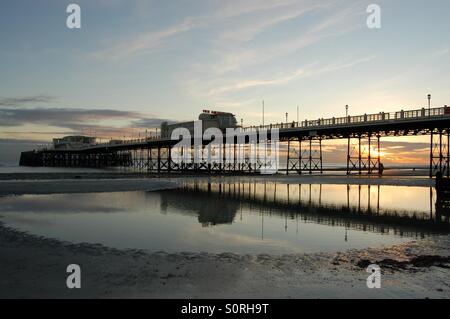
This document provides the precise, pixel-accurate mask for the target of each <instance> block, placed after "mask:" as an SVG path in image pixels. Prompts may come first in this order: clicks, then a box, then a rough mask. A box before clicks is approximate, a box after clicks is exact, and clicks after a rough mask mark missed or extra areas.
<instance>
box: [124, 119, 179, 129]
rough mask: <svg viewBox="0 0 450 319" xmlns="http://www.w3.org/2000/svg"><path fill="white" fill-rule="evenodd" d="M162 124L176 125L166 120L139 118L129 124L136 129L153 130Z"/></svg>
mask: <svg viewBox="0 0 450 319" xmlns="http://www.w3.org/2000/svg"><path fill="white" fill-rule="evenodd" d="M162 122H168V123H176V122H175V121H172V120H168V119H157V118H141V119H138V120H135V121H132V122H131V126H132V127H136V128H153V127H159V126H160V125H161V123H162Z"/></svg>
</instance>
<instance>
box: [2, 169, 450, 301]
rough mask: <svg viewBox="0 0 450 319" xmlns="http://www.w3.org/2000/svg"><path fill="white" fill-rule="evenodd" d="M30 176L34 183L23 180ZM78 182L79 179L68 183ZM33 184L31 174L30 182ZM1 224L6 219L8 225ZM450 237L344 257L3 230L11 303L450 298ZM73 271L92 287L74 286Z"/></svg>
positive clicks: (93, 187)
mask: <svg viewBox="0 0 450 319" xmlns="http://www.w3.org/2000/svg"><path fill="white" fill-rule="evenodd" d="M23 177H25V176H23ZM67 177H70V176H67ZM28 178H29V177H28ZM28 178H24V179H21V180H19V179H17V178H16V179H9V178H8V179H4V180H2V181H0V194H1V195H2V196H10V195H22V194H52V193H79V192H121V191H125V190H127V191H130V190H146V191H155V190H161V189H171V188H176V187H177V185H178V184H179V183H180V181H181V180H186V179H193V178H194V179H206V180H211V179H213V180H214V179H216V180H217V179H220V180H225V181H227V180H233V181H236V180H238V181H239V180H242V179H244V180H246V181H248V180H249V179H251V180H253V179H254V180H259V181H260V180H261V179H263V180H265V181H267V182H276V183H292V184H296V183H312V182H315V183H333V182H334V183H354V184H356V185H358V183H366V184H367V183H374V184H375V185H377V183H378V184H379V183H387V184H388V185H399V184H400V185H406V186H408V185H409V186H418V185H419V186H423V187H429V186H430V184H431V181H429V180H428V179H421V178H414V179H411V178H405V179H403V178H397V179H389V178H382V179H380V178H368V177H362V178H359V177H356V178H354V177H352V178H349V179H347V178H342V177H318V176H312V177H310V176H305V177H299V176H292V177H291V176H252V177H237V176H231V177H212V178H211V177H197V178H195V177H177V178H173V177H160V178H156V177H154V178H125V177H124V176H121V178H114V179H95V180H94V179H84V178H83V177H82V178H76V179H71V178H68V179H64V178H59V179H56V180H52V179H45V176H41V178H37V177H36V176H34V179H33V180H30V179H28ZM0 222H1V218H0ZM448 247H449V236H448V235H435V236H432V237H428V238H426V239H423V240H411V241H408V242H405V243H402V244H398V245H392V246H385V247H376V248H370V247H369V248H366V249H351V250H346V251H341V252H337V253H322V252H318V253H301V254H281V255H280V254H236V253H225V252H224V253H217V254H214V253H206V252H177V253H169V252H165V251H148V250H144V249H116V248H111V247H107V246H104V245H101V244H96V243H77V244H75V243H71V242H67V241H63V240H59V239H55V238H47V237H43V236H38V235H34V234H30V233H26V232H23V231H20V230H17V229H13V228H11V227H9V226H8V225H5V224H4V223H1V224H0V255H1V256H2V258H1V260H0V269H1V272H2V276H1V277H0V287H1V289H0V297H1V298H448V297H449V296H450V282H449V280H448V278H450V276H449V275H450V268H449V267H450V250H449V248H448ZM371 263H376V264H379V265H380V267H381V268H382V288H381V289H369V288H367V285H366V279H367V276H368V275H369V274H368V273H367V272H366V267H367V266H368V265H369V264H371ZM69 264H78V265H80V267H81V271H82V288H81V289H73V290H71V289H68V288H67V287H66V285H65V281H66V277H67V273H66V267H67V266H68V265H69Z"/></svg>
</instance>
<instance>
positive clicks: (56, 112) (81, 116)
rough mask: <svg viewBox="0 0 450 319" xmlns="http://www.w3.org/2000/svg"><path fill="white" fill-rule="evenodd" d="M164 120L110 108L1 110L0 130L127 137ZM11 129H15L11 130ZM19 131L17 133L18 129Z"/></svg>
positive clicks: (13, 133) (15, 133) (6, 131)
mask: <svg viewBox="0 0 450 319" xmlns="http://www.w3.org/2000/svg"><path fill="white" fill-rule="evenodd" d="M164 121H168V122H174V121H171V120H167V119H158V118H154V117H149V116H148V115H146V114H142V113H138V112H130V111H118V110H111V109H81V108H26V109H18V108H0V128H2V127H3V128H9V129H7V130H2V133H3V134H7V135H16V136H17V135H20V136H22V135H23V136H31V135H35V134H34V133H33V131H23V128H24V127H31V128H36V127H47V128H63V129H66V131H64V132H59V131H56V130H49V131H48V132H47V133H44V135H49V136H52V135H62V134H68V133H71V134H74V133H77V134H92V132H96V134H97V136H101V135H102V136H108V137H111V136H115V137H122V136H124V135H126V136H129V135H130V133H131V132H133V131H134V129H136V130H137V132H138V131H139V129H141V130H142V131H143V130H145V129H150V128H154V127H159V125H160V124H161V123H162V122H164ZM13 128H14V129H13ZM18 128H20V129H21V130H22V131H21V132H19V131H17V129H18Z"/></svg>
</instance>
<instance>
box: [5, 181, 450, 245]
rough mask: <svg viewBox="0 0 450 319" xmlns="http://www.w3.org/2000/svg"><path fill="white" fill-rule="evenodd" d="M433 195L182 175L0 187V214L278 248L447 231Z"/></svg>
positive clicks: (110, 233) (42, 230)
mask: <svg viewBox="0 0 450 319" xmlns="http://www.w3.org/2000/svg"><path fill="white" fill-rule="evenodd" d="M434 202H435V194H434V191H432V190H430V189H429V188H422V187H394V186H371V187H368V186H347V185H289V186H288V185H285V184H284V185H281V184H274V183H233V184H218V183H215V184H214V183H213V184H206V183H198V184H197V183H195V184H194V183H185V184H184V185H182V187H181V188H180V189H178V190H169V191H160V192H125V193H94V194H67V195H24V196H7V197H0V216H1V217H0V220H2V221H3V222H4V223H5V224H7V225H9V226H12V227H15V228H18V229H20V230H25V231H29V232H30V233H33V234H37V235H43V236H47V237H52V238H59V239H62V240H67V241H71V242H76V243H79V242H90V243H101V244H104V245H107V246H111V247H117V248H144V249H150V250H163V251H169V252H179V251H192V252H199V251H206V252H236V253H273V254H282V253H292V252H317V251H327V252H329V251H339V250H343V249H348V248H364V247H368V246H381V245H385V244H386V245H388V244H395V243H400V242H403V241H407V240H410V239H412V238H424V237H427V236H430V235H432V234H434V233H449V232H450V227H449V221H448V215H446V213H445V212H444V213H443V212H442V211H440V210H438V211H437V212H436V207H435V206H434ZM446 216H447V217H446Z"/></svg>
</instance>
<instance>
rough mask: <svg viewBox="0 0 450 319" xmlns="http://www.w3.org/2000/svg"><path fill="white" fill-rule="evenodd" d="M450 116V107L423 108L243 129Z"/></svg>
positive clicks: (254, 127) (253, 128) (252, 128)
mask: <svg viewBox="0 0 450 319" xmlns="http://www.w3.org/2000/svg"><path fill="white" fill-rule="evenodd" d="M445 115H447V116H450V107H448V106H444V107H437V108H431V109H426V108H421V109H416V110H406V111H405V110H401V111H398V112H390V113H385V112H379V113H373V114H363V115H356V116H350V115H349V116H346V117H332V118H319V119H317V120H304V121H300V122H296V121H293V122H287V123H276V124H269V125H260V126H249V127H245V128H243V129H244V130H245V131H247V130H263V129H266V130H268V129H273V128H278V129H289V128H308V129H310V128H320V127H326V126H338V125H339V126H340V125H342V126H345V125H347V126H348V125H352V124H362V123H368V122H369V123H372V122H380V123H382V122H392V121H402V120H412V119H427V118H435V117H441V116H445Z"/></svg>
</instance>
